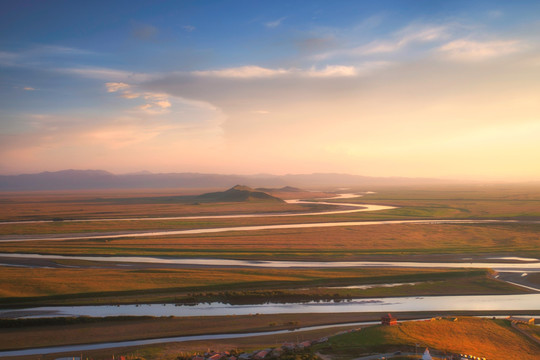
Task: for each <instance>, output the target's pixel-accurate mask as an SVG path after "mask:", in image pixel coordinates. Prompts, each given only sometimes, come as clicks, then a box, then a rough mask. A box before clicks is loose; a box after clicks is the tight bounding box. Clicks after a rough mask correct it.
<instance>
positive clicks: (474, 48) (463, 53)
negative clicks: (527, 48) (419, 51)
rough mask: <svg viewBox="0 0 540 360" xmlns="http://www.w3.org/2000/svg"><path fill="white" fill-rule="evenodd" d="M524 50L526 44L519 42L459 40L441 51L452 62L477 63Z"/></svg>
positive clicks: (446, 45) (445, 46)
mask: <svg viewBox="0 0 540 360" xmlns="http://www.w3.org/2000/svg"><path fill="white" fill-rule="evenodd" d="M523 48H524V44H523V43H522V42H521V41H518V40H494V41H484V42H482V41H475V40H468V39H458V40H454V41H451V42H449V43H447V44H445V45H443V46H441V47H440V48H439V51H440V52H441V53H443V54H445V55H447V56H448V58H450V59H452V60H457V61H471V62H475V61H482V60H486V59H490V58H495V57H500V56H505V55H508V54H512V53H516V52H519V51H521V50H523Z"/></svg>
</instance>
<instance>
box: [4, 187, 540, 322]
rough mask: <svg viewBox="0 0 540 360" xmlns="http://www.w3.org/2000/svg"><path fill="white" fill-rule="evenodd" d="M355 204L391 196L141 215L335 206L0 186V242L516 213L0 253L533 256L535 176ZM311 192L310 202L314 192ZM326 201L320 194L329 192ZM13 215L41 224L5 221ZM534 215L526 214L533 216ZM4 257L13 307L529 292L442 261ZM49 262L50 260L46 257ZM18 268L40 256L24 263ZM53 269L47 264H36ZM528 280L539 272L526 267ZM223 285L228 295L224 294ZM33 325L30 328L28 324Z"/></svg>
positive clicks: (27, 247)
mask: <svg viewBox="0 0 540 360" xmlns="http://www.w3.org/2000/svg"><path fill="white" fill-rule="evenodd" d="M367 190H371V191H375V193H372V194H364V196H362V197H358V198H354V199H343V200H339V199H337V200H335V201H336V202H346V203H351V202H356V203H367V204H381V205H391V206H395V207H396V208H395V209H391V210H384V211H377V212H363V213H361V212H359V213H349V214H333V215H311V216H303V217H295V216H290V217H279V218H276V217H264V216H262V217H257V218H240V219H197V220H179V219H174V220H173V219H171V220H167V219H165V220H156V221H139V220H137V219H136V218H137V217H158V216H159V217H167V216H171V217H172V216H175V217H177V216H198V215H203V216H204V215H219V214H252V213H259V214H267V213H288V212H290V213H301V212H307V211H322V210H327V209H330V208H333V207H331V206H328V205H320V204H319V205H317V204H316V203H314V204H313V205H301V204H286V203H271V204H270V203H267V202H257V201H252V202H246V203H206V204H201V203H189V202H187V203H186V202H182V201H181V199H180V198H179V196H180V195H186V194H187V195H189V194H196V193H201V192H204V191H207V190H203V189H200V190H192V189H190V191H189V193H188V192H182V190H171V189H169V190H159V191H156V190H148V189H147V190H137V191H133V190H130V191H122V192H120V193H118V192H114V191H88V192H77V191H69V192H52V193H45V192H36V193H7V192H6V193H1V194H0V203H1V204H2V211H1V213H0V221H3V222H4V223H2V224H0V240H1V239H2V238H12V237H15V236H24V235H48V234H77V233H109V232H121V231H133V230H163V229H197V228H214V227H229V226H250V225H264V224H290V223H317V222H328V221H332V222H340V221H343V222H345V221H362V220H396V219H411V220H416V219H434V220H435V219H510V220H520V221H523V222H520V223H511V224H503V223H493V224H392V225H373V226H371V225H369V226H361V227H360V226H358V227H355V226H343V227H333V228H304V229H280V230H261V231H252V232H224V233H216V234H200V235H183V236H178V235H175V236H160V237H149V238H142V237H141V238H137V237H134V238H118V239H95V240H82V239H81V240H69V241H58V242H47V241H31V242H23V243H12V242H1V241H0V260H2V261H0V262H1V263H4V261H3V259H1V253H37V254H80V255H125V256H158V257H179V258H185V257H189V258H229V259H249V260H254V261H256V260H318V261H345V260H390V261H441V260H444V261H452V260H455V261H464V259H471V260H473V259H474V260H482V259H487V258H491V257H526V258H540V237H539V236H538V234H539V233H540V225H539V224H536V223H534V221H538V220H540V186H538V187H534V186H525V185H520V186H518V185H515V186H510V185H508V186H476V185H470V186H453V187H430V188H420V187H409V188H380V189H376V188H370V189H350V190H347V192H358V193H359V194H360V193H363V192H364V191H367ZM273 195H274V196H278V197H282V198H287V199H291V198H295V197H299V198H312V199H315V198H321V197H328V196H331V195H332V194H331V193H329V192H328V191H326V192H325V191H319V192H302V193H281V194H279V193H276V194H273ZM314 201H316V200H314ZM326 201H327V200H326ZM120 217H133V218H134V219H133V220H131V221H103V222H100V221H94V222H66V221H62V220H64V219H73V220H76V219H95V220H98V219H100V218H107V219H110V218H120ZM21 220H56V221H53V222H48V223H28V224H10V223H9V222H10V221H21ZM529 221H530V222H529ZM10 265H11V266H0V268H1V270H2V271H0V289H1V290H0V303H1V304H3V306H9V307H12V306H14V305H17V304H19V305H22V306H25V305H40V304H47V305H55V304H58V305H60V304H87V303H96V304H98V303H99V304H105V303H134V302H140V303H145V302H182V301H188V300H190V301H215V300H217V301H227V300H230V299H231V296H232V297H234V299H236V300H238V299H242V297H244V298H245V299H248V298H257V297H259V298H260V297H264V296H267V297H269V298H268V299H269V300H272V296H273V297H274V299H275V300H285V301H286V300H287V299H298V298H299V297H300V298H302V296H303V299H310V298H311V299H320V298H336V299H346V298H348V297H376V296H409V295H411V296H420V295H422V296H426V295H435V294H517V293H527V292H530V290H527V289H524V288H521V287H518V286H514V285H511V284H508V283H505V282H503V281H500V280H498V279H496V278H495V274H494V273H493V272H491V271H490V270H468V269H463V270H449V269H431V270H429V269H384V268H377V269H361V268H354V269H332V270H328V269H244V268H223V267H204V268H201V267H183V268H169V267H166V266H163V265H160V264H154V265H145V266H142V265H141V266H135V267H130V268H122V266H123V265H122V264H112V265H111V264H105V263H99V262H93V261H76V260H54V261H52V262H51V263H49V264H44V263H32V262H31V261H28V262H22V263H15V264H14V263H11V264H10ZM49 265H50V266H49ZM20 266H37V267H38V268H31V267H30V268H28V267H20ZM43 267H50V268H43ZM527 280H528V281H529V284H533V285H535V284H536V285H538V284H540V279H539V278H538V276H535V274H530V276H529V278H528V279H527ZM396 282H403V283H409V282H418V283H417V284H414V285H404V286H399V287H393V288H371V289H327V288H326V287H328V286H335V285H338V286H349V285H359V284H373V283H396ZM231 292H234V293H235V294H233V295H231ZM30 330H31V329H29V331H30Z"/></svg>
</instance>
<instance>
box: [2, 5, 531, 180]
mask: <svg viewBox="0 0 540 360" xmlns="http://www.w3.org/2000/svg"><path fill="white" fill-rule="evenodd" d="M539 30H540V3H538V2H535V1H517V2H506V1H475V2H469V1H454V2H447V1H410V2H402V1H381V2H359V1H340V2H337V3H336V2H329V1H295V2H287V1H275V2H264V1H209V2H176V1H164V2H159V3H150V2H142V1H115V2H112V3H111V2H105V1H94V2H77V1H55V2H43V1H14V2H5V3H4V4H3V11H2V13H0V71H1V72H2V81H1V82H0V91H1V95H2V96H0V106H1V107H0V174H2V175H13V174H32V173H39V172H42V171H59V170H65V169H97V170H105V171H109V172H112V173H114V174H126V173H134V172H140V171H143V170H146V171H150V172H152V173H183V172H197V173H210V174H239V175H249V174H275V175H283V174H310V173H343V174H352V175H362V176H370V177H409V178H436V179H449V180H478V181H483V180H485V181H539V180H540V167H539V166H537V164H538V163H539V162H540V141H538V139H540V101H539V100H538V94H540V82H539V81H538V80H537V77H538V75H540V38H539V37H540V35H538V34H540V31H539Z"/></svg>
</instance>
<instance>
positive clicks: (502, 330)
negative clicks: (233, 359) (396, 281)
mask: <svg viewBox="0 0 540 360" xmlns="http://www.w3.org/2000/svg"><path fill="white" fill-rule="evenodd" d="M415 344H419V347H420V350H421V351H423V350H424V349H425V348H426V347H429V348H430V349H437V350H439V351H442V352H449V353H457V354H469V355H474V356H477V357H478V356H479V357H485V358H487V359H490V360H535V359H538V354H540V345H538V344H537V343H534V342H532V341H530V340H529V339H528V338H526V337H524V336H523V335H522V334H520V333H519V332H517V331H516V330H514V329H512V327H511V326H510V322H509V321H506V320H488V319H481V318H471V317H459V318H458V320H457V321H452V320H451V319H450V318H442V319H439V320H433V321H430V320H428V321H411V322H405V323H401V324H399V325H398V326H376V327H370V328H366V329H363V330H362V331H359V332H354V333H350V334H345V335H340V336H336V337H334V338H332V339H331V341H330V344H329V345H321V346H320V348H321V351H323V352H328V353H329V354H333V353H337V354H342V355H347V357H348V358H352V357H355V356H357V355H358V354H361V353H363V352H369V351H381V350H383V349H389V348H390V349H392V348H393V349H402V348H403V346H407V347H408V348H409V350H410V349H412V350H413V351H414V348H415Z"/></svg>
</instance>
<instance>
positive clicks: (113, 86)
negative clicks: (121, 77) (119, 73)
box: [105, 82, 130, 92]
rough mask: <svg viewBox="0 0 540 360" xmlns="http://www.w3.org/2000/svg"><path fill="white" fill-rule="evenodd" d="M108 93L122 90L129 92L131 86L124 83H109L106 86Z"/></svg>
mask: <svg viewBox="0 0 540 360" xmlns="http://www.w3.org/2000/svg"><path fill="white" fill-rule="evenodd" d="M105 86H106V87H107V92H117V91H120V90H127V89H129V88H130V86H129V85H128V84H126V83H123V82H108V83H106V84H105Z"/></svg>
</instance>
